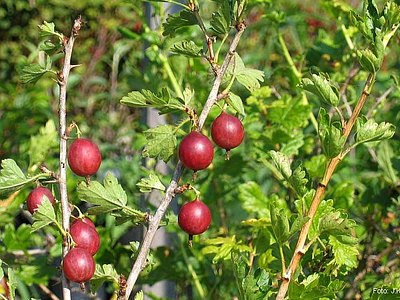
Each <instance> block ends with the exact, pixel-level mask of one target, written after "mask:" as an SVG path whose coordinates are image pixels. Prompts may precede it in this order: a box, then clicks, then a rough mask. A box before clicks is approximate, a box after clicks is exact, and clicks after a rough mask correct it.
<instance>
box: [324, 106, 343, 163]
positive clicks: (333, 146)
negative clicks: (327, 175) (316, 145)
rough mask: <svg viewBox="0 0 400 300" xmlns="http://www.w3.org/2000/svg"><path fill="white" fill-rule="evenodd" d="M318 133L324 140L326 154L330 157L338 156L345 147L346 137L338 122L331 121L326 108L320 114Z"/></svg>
mask: <svg viewBox="0 0 400 300" xmlns="http://www.w3.org/2000/svg"><path fill="white" fill-rule="evenodd" d="M318 125H319V127H318V134H319V137H320V139H321V142H322V149H323V150H324V154H325V155H326V156H327V157H329V158H332V157H335V156H337V155H338V154H339V153H340V152H341V151H342V149H343V146H344V144H345V142H346V138H345V137H344V136H343V135H342V129H341V128H340V124H339V123H338V122H335V123H331V120H330V117H329V115H328V113H327V112H326V110H325V109H324V108H320V110H319V114H318Z"/></svg>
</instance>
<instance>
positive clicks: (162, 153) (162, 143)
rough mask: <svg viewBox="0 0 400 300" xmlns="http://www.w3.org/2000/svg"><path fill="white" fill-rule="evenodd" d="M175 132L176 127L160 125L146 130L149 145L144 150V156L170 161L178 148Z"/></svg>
mask: <svg viewBox="0 0 400 300" xmlns="http://www.w3.org/2000/svg"><path fill="white" fill-rule="evenodd" d="M174 130H175V127H174V126H171V125H160V126H157V127H155V128H151V129H148V130H146V131H145V132H144V135H145V137H146V140H147V143H146V146H145V148H144V150H143V156H145V157H147V156H148V157H153V158H157V159H161V160H163V161H165V162H167V161H169V159H170V158H171V157H172V155H174V153H175V150H176V146H177V140H176V136H175V132H174Z"/></svg>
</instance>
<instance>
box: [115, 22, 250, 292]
mask: <svg viewBox="0 0 400 300" xmlns="http://www.w3.org/2000/svg"><path fill="white" fill-rule="evenodd" d="M245 29H246V25H245V23H244V22H242V23H240V24H238V25H237V26H236V30H237V32H236V34H235V36H234V38H233V40H232V42H231V44H230V46H229V51H228V53H227V55H226V56H225V59H224V61H223V63H222V66H221V68H220V69H219V70H218V72H217V75H216V77H215V80H214V83H213V86H212V88H211V91H210V93H209V95H208V98H207V101H206V103H205V105H204V107H203V110H202V112H201V114H200V117H199V123H198V126H197V129H196V130H197V131H200V130H201V128H202V127H203V125H204V122H205V120H206V119H207V116H208V114H209V113H210V110H211V107H212V106H213V105H214V103H215V102H216V101H217V100H218V91H219V88H220V86H221V82H222V79H223V77H224V74H225V72H226V70H227V69H228V66H229V63H230V61H231V59H232V57H233V56H234V55H235V51H236V47H237V45H238V43H239V41H240V38H241V36H242V34H243V32H244V30H245ZM182 171H183V165H182V163H181V161H178V163H177V165H176V168H175V171H174V174H173V176H172V180H171V182H170V184H169V186H168V188H167V190H166V193H165V196H164V198H163V199H162V201H161V203H160V206H159V207H158V208H157V211H156V213H155V215H154V216H153V217H152V218H151V220H150V222H149V225H148V228H147V232H146V234H145V236H144V239H143V242H142V244H141V247H140V250H139V254H138V256H137V259H136V261H135V263H134V265H133V267H132V270H131V272H130V274H129V277H128V279H127V282H126V294H125V296H124V297H120V298H119V299H120V300H124V299H128V298H129V295H130V294H131V292H132V290H133V287H134V285H135V283H136V281H137V278H138V276H139V274H140V272H141V271H142V270H143V268H144V267H145V266H146V259H147V256H148V254H149V251H150V246H151V243H152V241H153V239H154V236H155V234H156V232H157V229H158V227H159V225H160V222H161V219H162V218H163V216H164V214H165V212H166V210H167V208H168V206H169V204H170V203H171V201H172V199H173V198H174V197H175V191H176V188H177V187H178V182H179V180H180V178H181V175H182Z"/></svg>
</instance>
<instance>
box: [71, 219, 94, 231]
mask: <svg viewBox="0 0 400 300" xmlns="http://www.w3.org/2000/svg"><path fill="white" fill-rule="evenodd" d="M78 222H83V223H85V224H87V225H89V226H90V227H93V228H94V229H96V226H95V225H94V223H93V221H92V220H91V219H90V218H88V217H84V218H82V219H76V220H75V221H73V222H72V225H74V224H75V223H78ZM72 225H71V226H72Z"/></svg>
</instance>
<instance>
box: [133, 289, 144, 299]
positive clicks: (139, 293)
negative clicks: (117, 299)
mask: <svg viewBox="0 0 400 300" xmlns="http://www.w3.org/2000/svg"><path fill="white" fill-rule="evenodd" d="M134 300H144V294H143V291H139V292H137V293H136V295H135V299H134Z"/></svg>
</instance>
